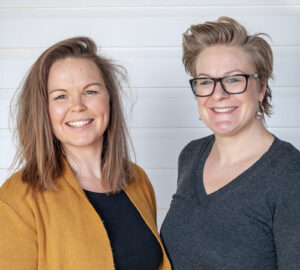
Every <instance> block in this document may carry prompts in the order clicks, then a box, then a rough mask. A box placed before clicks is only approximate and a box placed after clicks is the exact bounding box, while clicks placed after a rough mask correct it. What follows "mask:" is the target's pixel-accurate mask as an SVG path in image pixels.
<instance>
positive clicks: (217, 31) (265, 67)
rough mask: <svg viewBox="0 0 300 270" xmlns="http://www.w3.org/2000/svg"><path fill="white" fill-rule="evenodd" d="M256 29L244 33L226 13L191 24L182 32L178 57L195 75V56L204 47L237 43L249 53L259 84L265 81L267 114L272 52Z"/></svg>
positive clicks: (264, 103)
mask: <svg viewBox="0 0 300 270" xmlns="http://www.w3.org/2000/svg"><path fill="white" fill-rule="evenodd" d="M261 35H266V34H264V33H258V34H254V35H248V33H247V30H246V29H245V28H244V27H243V26H242V25H241V24H239V23H238V22H237V21H235V20H233V19H232V18H229V17H220V18H219V19H218V20H217V21H216V22H205V23H203V24H197V25H192V26H191V27H190V28H188V29H187V30H186V32H185V33H184V34H183V42H182V45H183V57H182V61H183V64H184V66H185V70H186V72H188V73H189V74H190V75H191V76H193V77H196V67H195V63H196V60H197V56H198V55H199V54H200V53H201V52H202V51H203V50H204V49H205V48H208V47H210V46H214V45H227V46H233V47H239V48H241V49H243V50H244V51H245V52H247V53H248V54H249V55H250V59H251V60H252V62H253V65H254V68H255V70H256V71H255V72H256V73H258V74H259V75H260V81H259V82H260V86H261V87H263V86H264V82H266V84H267V89H266V94H265V96H264V99H263V101H262V106H263V107H264V112H265V113H266V114H267V115H268V116H270V114H271V109H272V105H271V104H270V101H271V98H272V92H271V88H270V86H269V83H268V80H269V78H273V76H272V73H273V53H272V49H271V47H270V45H269V44H268V43H267V42H266V41H265V40H264V39H263V38H261V37H260V36H261Z"/></svg>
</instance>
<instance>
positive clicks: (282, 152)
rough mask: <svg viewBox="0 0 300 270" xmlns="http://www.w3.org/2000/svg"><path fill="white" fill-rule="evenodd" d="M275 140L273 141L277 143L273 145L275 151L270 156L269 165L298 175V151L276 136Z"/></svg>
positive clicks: (299, 156)
mask: <svg viewBox="0 0 300 270" xmlns="http://www.w3.org/2000/svg"><path fill="white" fill-rule="evenodd" d="M275 140H276V141H275V143H276V144H277V145H276V146H275V147H276V149H277V151H276V152H275V153H274V154H273V157H272V158H271V164H270V165H271V167H272V168H273V169H275V170H278V171H282V172H283V173H286V174H291V173H292V174H294V173H295V174H297V175H298V176H299V173H300V151H299V150H298V149H297V148H295V147H294V146H293V145H292V144H290V143H288V142H286V141H282V140H280V139H278V138H276V139H275ZM299 181H300V179H299Z"/></svg>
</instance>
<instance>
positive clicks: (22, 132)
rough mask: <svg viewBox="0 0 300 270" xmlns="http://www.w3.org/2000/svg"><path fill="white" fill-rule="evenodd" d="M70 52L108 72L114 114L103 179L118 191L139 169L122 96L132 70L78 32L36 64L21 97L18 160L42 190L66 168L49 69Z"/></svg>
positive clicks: (103, 160) (105, 142) (105, 145)
mask: <svg viewBox="0 0 300 270" xmlns="http://www.w3.org/2000/svg"><path fill="white" fill-rule="evenodd" d="M67 57H74V58H84V59H89V60H91V61H93V62H94V63H95V64H96V65H97V67H98V68H99V72H101V75H102V76H103V79H104V82H105V85H106V88H107V90H108V93H109V96H110V118H109V123H108V127H107V129H106V131H105V133H104V135H103V149H102V154H101V155H102V156H101V166H102V168H101V175H102V179H103V180H102V184H103V186H104V187H106V188H108V189H109V190H111V191H112V192H117V191H119V190H121V189H123V188H125V187H126V186H127V185H128V184H129V183H130V182H131V181H132V180H133V178H134V176H135V171H134V170H133V166H132V164H131V162H130V157H129V151H128V140H129V135H128V130H127V127H126V124H125V120H124V115H123V112H122V105H121V101H120V92H121V91H122V87H121V83H122V81H124V80H125V81H126V70H125V69H124V68H122V67H121V66H119V65H116V64H114V63H113V62H112V61H111V60H109V59H107V58H105V57H103V56H99V55H97V46H96V44H95V43H94V42H93V41H92V40H91V39H89V38H87V37H75V38H70V39H66V40H63V41H61V42H58V43H56V44H54V45H53V46H51V47H50V48H48V49H47V50H46V51H45V52H44V53H43V54H42V55H41V56H40V57H39V58H38V59H37V61H36V62H35V63H34V64H33V66H32V68H31V69H30V71H29V73H28V75H27V76H26V78H25V79H24V83H23V85H22V86H21V90H20V93H19V95H18V97H17V103H16V106H17V114H16V135H17V139H18V143H19V145H18V148H17V153H16V155H15V159H14V163H13V166H17V167H20V166H23V170H22V180H23V181H25V182H27V183H29V184H30V185H31V186H33V187H38V188H39V189H40V190H45V189H55V187H56V184H55V181H54V180H55V178H56V177H58V176H60V175H61V173H62V163H61V157H62V154H63V153H62V147H61V143H60V141H59V140H57V138H56V137H55V136H54V134H53V131H52V127H51V122H50V118H49V113H48V89H47V84H48V75H49V70H50V68H51V66H52V65H53V63H54V62H56V61H58V60H62V59H65V58H67Z"/></svg>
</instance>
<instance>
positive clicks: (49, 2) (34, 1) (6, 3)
mask: <svg viewBox="0 0 300 270" xmlns="http://www.w3.org/2000/svg"><path fill="white" fill-rule="evenodd" d="M297 4H299V1H298V0H284V1H283V0H252V1H248V0H201V1H199V0H188V1H187V0H164V1H160V0H151V1H149V0H143V1H142V0H127V1H124V0H88V1H86V0H68V1H61V0H43V1H40V0H14V1H10V0H3V1H1V2H0V8H19V7H27V8H32V7H44V8H48V7H153V6H170V7H172V6H274V5H297Z"/></svg>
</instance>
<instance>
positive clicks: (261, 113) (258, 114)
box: [255, 101, 265, 119]
mask: <svg viewBox="0 0 300 270" xmlns="http://www.w3.org/2000/svg"><path fill="white" fill-rule="evenodd" d="M258 104H259V110H258V111H257V112H256V115H255V118H256V119H262V118H264V113H265V108H264V106H263V105H262V102H261V101H259V102H258Z"/></svg>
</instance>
